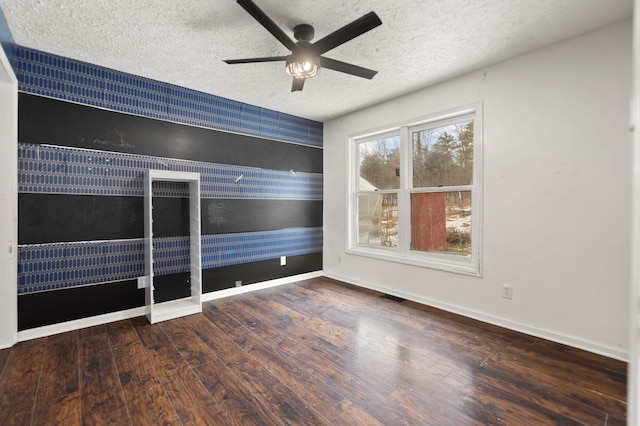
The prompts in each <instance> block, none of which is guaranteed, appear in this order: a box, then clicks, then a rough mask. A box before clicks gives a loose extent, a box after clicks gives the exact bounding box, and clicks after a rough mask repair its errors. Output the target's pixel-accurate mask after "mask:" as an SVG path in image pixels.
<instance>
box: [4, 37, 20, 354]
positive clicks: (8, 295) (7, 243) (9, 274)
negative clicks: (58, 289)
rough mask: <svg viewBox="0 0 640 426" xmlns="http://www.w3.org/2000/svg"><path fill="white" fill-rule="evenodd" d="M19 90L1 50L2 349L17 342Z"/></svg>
mask: <svg viewBox="0 0 640 426" xmlns="http://www.w3.org/2000/svg"><path fill="white" fill-rule="evenodd" d="M17 141H18V87H17V81H16V78H15V76H14V74H13V71H12V70H11V66H10V65H9V61H8V60H7V57H6V56H5V54H4V51H3V50H2V48H0V348H5V347H9V346H12V345H13V344H14V343H15V342H16V340H17V333H18V326H17V315H18V307H17V303H18V299H17V295H18V286H17V263H16V241H17V234H16V232H17V220H16V214H17V189H16V179H17V173H18V172H17V165H16V162H17V158H18V152H17V146H18V143H17Z"/></svg>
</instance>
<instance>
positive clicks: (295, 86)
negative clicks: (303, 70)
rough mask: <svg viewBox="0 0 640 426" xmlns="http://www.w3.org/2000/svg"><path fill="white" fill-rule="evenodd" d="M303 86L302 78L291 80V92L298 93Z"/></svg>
mask: <svg viewBox="0 0 640 426" xmlns="http://www.w3.org/2000/svg"><path fill="white" fill-rule="evenodd" d="M303 86H304V78H295V77H294V78H293V84H292V85H291V91H292V92H299V91H301V90H302V87H303Z"/></svg>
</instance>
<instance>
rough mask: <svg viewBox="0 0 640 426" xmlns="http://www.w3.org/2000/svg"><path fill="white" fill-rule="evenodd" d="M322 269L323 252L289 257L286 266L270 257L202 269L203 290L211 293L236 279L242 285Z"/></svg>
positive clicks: (229, 285) (229, 284)
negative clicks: (251, 261)
mask: <svg viewBox="0 0 640 426" xmlns="http://www.w3.org/2000/svg"><path fill="white" fill-rule="evenodd" d="M320 270H322V253H309V254H306V255H302V256H293V257H287V264H286V265H285V266H280V259H268V260H263V261H261V262H253V263H248V264H243V265H229V266H223V267H219V268H214V269H205V270H204V271H202V288H203V292H205V293H209V292H212V291H216V290H222V289H225V288H231V287H234V286H235V283H236V281H242V285H247V284H253V283H257V282H261V281H266V280H274V279H278V278H283V277H288V276H291V275H300V274H304V273H307V272H313V271H320Z"/></svg>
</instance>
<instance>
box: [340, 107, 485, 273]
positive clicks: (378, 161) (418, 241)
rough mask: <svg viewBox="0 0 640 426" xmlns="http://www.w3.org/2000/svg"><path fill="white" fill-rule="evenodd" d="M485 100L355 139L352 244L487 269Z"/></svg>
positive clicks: (384, 254)
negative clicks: (483, 234) (483, 231)
mask: <svg viewBox="0 0 640 426" xmlns="http://www.w3.org/2000/svg"><path fill="white" fill-rule="evenodd" d="M480 124H481V123H480V108H479V107H476V108H473V109H466V110H464V111H459V112H457V113H453V114H447V115H443V116H439V117H436V118H431V119H425V120H422V121H419V122H415V123H410V124H407V125H404V126H399V127H397V128H395V129H392V130H389V131H386V132H381V133H374V134H369V135H366V136H359V137H355V138H352V139H351V144H350V148H351V158H352V161H351V176H352V181H351V182H352V184H351V191H350V198H349V212H350V213H349V214H350V217H351V219H350V227H351V231H350V236H349V246H348V248H347V251H348V252H350V253H355V254H361V255H366V256H373V257H378V258H383V259H387V260H392V261H398V262H403V263H410V264H415V265H419V266H426V267H431V268H436V269H442V270H447V271H452V272H461V273H467V274H473V275H480V261H479V259H480V243H481V241H480V229H479V223H480V215H481V212H480V199H481V193H480V188H481V185H480V176H481V174H480V169H481V162H480V154H481V148H480V147H481V137H480V135H481V132H480V131H479V129H480V127H481V126H480Z"/></svg>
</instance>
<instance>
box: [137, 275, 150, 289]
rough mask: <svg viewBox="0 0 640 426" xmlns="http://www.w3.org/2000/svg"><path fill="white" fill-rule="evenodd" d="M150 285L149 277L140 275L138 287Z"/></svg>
mask: <svg viewBox="0 0 640 426" xmlns="http://www.w3.org/2000/svg"><path fill="white" fill-rule="evenodd" d="M146 287H149V277H147V276H144V277H138V288H146Z"/></svg>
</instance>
